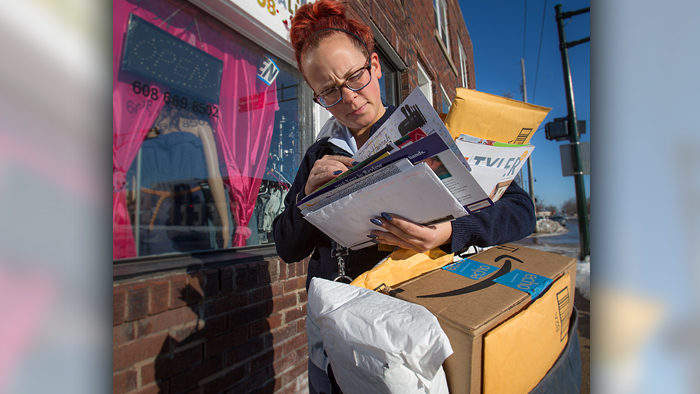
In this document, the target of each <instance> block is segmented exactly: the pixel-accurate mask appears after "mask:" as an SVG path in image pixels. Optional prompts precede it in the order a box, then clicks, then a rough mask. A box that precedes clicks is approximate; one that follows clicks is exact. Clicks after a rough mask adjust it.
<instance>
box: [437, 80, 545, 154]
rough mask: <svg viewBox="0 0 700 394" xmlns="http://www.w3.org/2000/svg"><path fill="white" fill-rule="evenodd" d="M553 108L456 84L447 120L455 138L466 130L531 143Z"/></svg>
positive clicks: (466, 131)
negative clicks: (458, 86) (531, 139)
mask: <svg viewBox="0 0 700 394" xmlns="http://www.w3.org/2000/svg"><path fill="white" fill-rule="evenodd" d="M550 110H551V108H547V107H541V106H539V105H534V104H528V103H524V102H522V101H518V100H513V99H509V98H505V97H501V96H496V95H493V94H488V93H483V92H477V91H476V90H473V89H466V88H457V92H456V95H455V99H454V101H453V102H452V106H451V107H450V111H449V112H448V113H447V116H446V117H445V119H444V122H445V126H446V127H447V130H449V131H450V134H451V135H452V137H453V138H455V139H456V138H457V137H459V135H460V134H462V133H464V134H469V135H471V136H474V137H478V138H484V139H488V140H494V141H499V142H505V143H509V144H529V143H530V138H532V135H533V134H535V131H537V128H538V127H539V125H540V123H542V121H543V120H544V118H545V117H546V116H547V114H548V113H549V111H550Z"/></svg>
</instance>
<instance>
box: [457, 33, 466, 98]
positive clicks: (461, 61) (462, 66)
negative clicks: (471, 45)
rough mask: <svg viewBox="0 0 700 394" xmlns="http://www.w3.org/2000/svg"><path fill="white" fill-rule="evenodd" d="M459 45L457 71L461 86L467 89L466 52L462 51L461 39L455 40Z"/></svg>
mask: <svg viewBox="0 0 700 394" xmlns="http://www.w3.org/2000/svg"><path fill="white" fill-rule="evenodd" d="M457 43H458V44H459V71H460V74H461V75H460V76H461V77H462V86H463V87H465V88H467V89H469V69H468V67H467V51H465V50H464V45H462V39H461V38H459V37H458V38H457Z"/></svg>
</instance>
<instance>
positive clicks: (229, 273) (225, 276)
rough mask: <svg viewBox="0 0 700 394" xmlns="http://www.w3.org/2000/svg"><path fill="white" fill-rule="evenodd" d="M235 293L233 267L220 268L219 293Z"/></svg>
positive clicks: (234, 271)
mask: <svg viewBox="0 0 700 394" xmlns="http://www.w3.org/2000/svg"><path fill="white" fill-rule="evenodd" d="M234 291H236V270H235V269H234V268H233V267H223V268H221V292H222V293H223V294H230V293H233V292H234Z"/></svg>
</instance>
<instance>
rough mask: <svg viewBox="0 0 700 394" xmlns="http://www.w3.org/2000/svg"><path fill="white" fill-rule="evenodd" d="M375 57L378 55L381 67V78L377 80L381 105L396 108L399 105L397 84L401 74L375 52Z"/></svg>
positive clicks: (378, 52)
mask: <svg viewBox="0 0 700 394" xmlns="http://www.w3.org/2000/svg"><path fill="white" fill-rule="evenodd" d="M377 55H379V64H381V66H382V77H381V78H379V89H380V91H381V95H382V103H383V104H384V105H393V106H395V107H398V106H399V104H400V102H399V101H400V99H399V84H400V81H401V80H400V78H401V73H400V72H399V71H398V70H397V69H396V67H394V66H393V64H391V63H389V61H388V60H387V59H386V56H384V55H383V54H382V53H381V52H380V51H378V50H377Z"/></svg>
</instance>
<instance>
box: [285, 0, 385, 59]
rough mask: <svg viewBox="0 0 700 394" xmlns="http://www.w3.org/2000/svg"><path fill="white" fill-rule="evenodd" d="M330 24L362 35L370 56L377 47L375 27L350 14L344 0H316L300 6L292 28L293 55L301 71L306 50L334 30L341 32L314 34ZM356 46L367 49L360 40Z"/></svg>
mask: <svg viewBox="0 0 700 394" xmlns="http://www.w3.org/2000/svg"><path fill="white" fill-rule="evenodd" d="M329 28H335V29H343V30H347V31H349V32H350V33H352V34H354V35H356V36H357V37H359V38H361V39H362V41H364V44H365V45H366V46H367V49H368V50H369V53H368V54H367V56H369V55H370V54H371V53H372V52H373V51H374V39H373V37H372V30H371V29H370V28H369V26H367V25H366V24H364V23H363V22H361V21H357V20H355V19H350V18H347V17H346V16H345V6H344V5H343V3H341V2H338V1H335V0H319V1H316V2H315V3H310V4H308V3H307V4H304V5H303V6H301V7H299V9H297V12H296V13H295V14H294V18H292V27H291V28H290V29H289V39H290V40H291V42H292V47H293V48H294V57H295V59H296V61H297V68H298V69H299V71H302V70H301V57H302V56H303V55H304V54H305V53H306V52H308V51H309V50H310V49H313V48H315V47H316V46H317V45H318V43H319V42H320V41H321V40H322V39H324V38H326V37H328V36H330V35H333V34H337V33H342V32H339V31H337V30H328V31H324V32H321V33H319V34H315V33H317V32H318V31H320V30H323V29H329ZM348 37H350V38H351V39H352V41H353V42H355V41H356V39H354V38H352V36H350V35H348ZM356 46H357V48H358V49H360V50H361V51H364V50H365V48H364V47H363V46H362V44H361V43H356ZM302 73H303V71H302Z"/></svg>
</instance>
